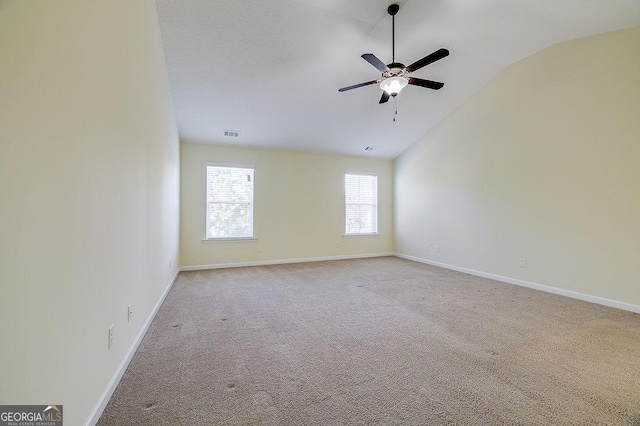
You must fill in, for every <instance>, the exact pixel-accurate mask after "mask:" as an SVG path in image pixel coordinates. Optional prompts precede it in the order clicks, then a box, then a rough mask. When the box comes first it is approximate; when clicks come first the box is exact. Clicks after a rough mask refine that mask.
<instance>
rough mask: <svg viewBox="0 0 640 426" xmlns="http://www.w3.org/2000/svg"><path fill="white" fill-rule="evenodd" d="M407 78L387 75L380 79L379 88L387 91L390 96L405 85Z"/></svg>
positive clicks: (407, 82) (398, 91)
mask: <svg viewBox="0 0 640 426" xmlns="http://www.w3.org/2000/svg"><path fill="white" fill-rule="evenodd" d="M407 84H409V80H407V79H406V78H404V77H389V78H387V79H385V80H382V82H381V83H380V88H381V89H382V90H384V91H385V92H387V93H388V94H389V95H390V96H395V95H397V94H398V93H400V91H401V90H402V89H403V88H404V87H405V86H406V85H407Z"/></svg>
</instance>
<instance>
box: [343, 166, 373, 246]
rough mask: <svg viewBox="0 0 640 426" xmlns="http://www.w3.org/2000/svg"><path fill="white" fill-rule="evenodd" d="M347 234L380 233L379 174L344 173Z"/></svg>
mask: <svg viewBox="0 0 640 426" xmlns="http://www.w3.org/2000/svg"><path fill="white" fill-rule="evenodd" d="M344 194H345V197H344V200H345V201H344V202H345V219H346V220H345V222H346V225H345V234H346V235H361V234H376V233H378V176H375V175H366V174H351V173H345V175H344Z"/></svg>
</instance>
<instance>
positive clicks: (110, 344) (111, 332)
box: [108, 324, 113, 349]
mask: <svg viewBox="0 0 640 426" xmlns="http://www.w3.org/2000/svg"><path fill="white" fill-rule="evenodd" d="M112 346H113V324H111V326H110V327H109V346H108V347H109V349H111V347H112Z"/></svg>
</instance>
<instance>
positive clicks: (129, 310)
mask: <svg viewBox="0 0 640 426" xmlns="http://www.w3.org/2000/svg"><path fill="white" fill-rule="evenodd" d="M132 318H133V305H132V304H129V306H127V322H131V319H132Z"/></svg>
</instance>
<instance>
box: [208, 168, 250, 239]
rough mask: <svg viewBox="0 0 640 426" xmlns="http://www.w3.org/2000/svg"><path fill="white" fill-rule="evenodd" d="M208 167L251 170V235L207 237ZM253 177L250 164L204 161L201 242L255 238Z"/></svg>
mask: <svg viewBox="0 0 640 426" xmlns="http://www.w3.org/2000/svg"><path fill="white" fill-rule="evenodd" d="M209 167H219V168H235V169H250V170H252V171H253V177H252V179H253V181H252V194H251V203H250V205H251V212H250V216H251V236H242V237H209V236H208V234H209V223H210V222H209V173H208V169H209ZM255 178H256V168H255V166H253V165H250V164H238V163H218V162H213V161H207V162H206V163H205V188H204V191H205V203H204V204H205V206H204V207H205V216H204V220H205V230H204V235H205V236H204V238H203V239H202V242H203V243H217V242H234V241H235V242H242V241H255V240H257V238H256V235H255V226H254V224H255V221H254V213H255V192H256V191H255Z"/></svg>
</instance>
